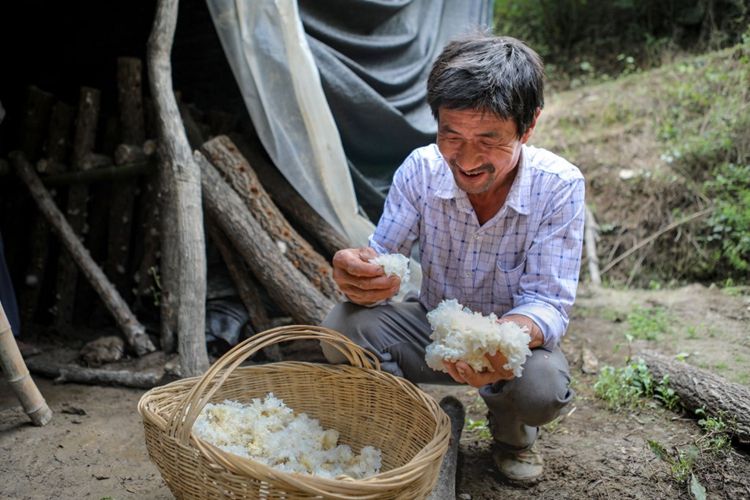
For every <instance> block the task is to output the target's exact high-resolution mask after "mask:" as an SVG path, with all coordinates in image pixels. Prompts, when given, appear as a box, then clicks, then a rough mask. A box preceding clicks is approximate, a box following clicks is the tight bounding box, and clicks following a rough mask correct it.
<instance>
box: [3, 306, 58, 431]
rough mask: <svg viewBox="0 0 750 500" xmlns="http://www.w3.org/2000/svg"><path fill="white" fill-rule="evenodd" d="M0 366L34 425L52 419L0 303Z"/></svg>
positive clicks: (42, 423) (50, 411)
mask: <svg viewBox="0 0 750 500" xmlns="http://www.w3.org/2000/svg"><path fill="white" fill-rule="evenodd" d="M0 367H2V369H3V374H5V380H7V381H8V384H9V385H10V387H11V389H13V392H14V393H15V394H16V396H17V397H18V400H19V401H20V402H21V406H22V407H23V411H24V412H25V413H26V415H28V416H29V418H30V419H31V421H32V422H33V423H34V425H38V426H42V425H45V424H47V423H48V422H49V421H50V419H52V410H50V409H49V406H47V402H46V401H45V400H44V397H43V396H42V393H41V392H39V389H38V388H37V386H36V384H35V383H34V380H33V379H32V378H31V376H30V375H29V370H28V369H27V367H26V363H24V361H23V356H21V351H19V350H18V344H16V339H14V338H13V332H11V330H10V323H9V322H8V317H7V316H6V315H5V310H4V309H3V306H2V304H0Z"/></svg>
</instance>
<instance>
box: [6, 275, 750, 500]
mask: <svg viewBox="0 0 750 500" xmlns="http://www.w3.org/2000/svg"><path fill="white" fill-rule="evenodd" d="M741 292H742V291H737V290H734V293H728V292H727V291H722V290H719V289H714V288H706V287H702V286H698V285H693V286H688V287H684V288H680V289H676V290H655V291H623V290H603V291H598V292H596V293H594V292H593V291H591V290H587V289H585V288H583V289H581V290H580V292H579V299H578V302H577V304H576V308H575V310H574V315H573V318H572V322H571V326H570V329H569V331H568V335H567V336H566V337H565V340H564V350H565V352H566V353H567V355H568V358H569V360H570V361H571V365H572V374H573V378H574V382H573V384H574V388H575V390H576V392H577V398H576V399H575V401H574V402H573V403H572V405H571V407H570V408H569V409H568V410H567V412H566V414H567V416H565V417H564V418H562V419H560V420H558V421H556V422H554V423H553V424H550V425H548V426H546V427H545V428H544V429H543V432H542V435H541V438H540V440H539V442H538V447H539V450H540V451H541V452H542V453H543V455H544V458H545V461H546V469H545V474H544V477H543V480H542V481H541V482H539V483H538V484H537V485H535V486H533V487H531V488H520V487H516V486H513V485H510V484H507V483H505V482H503V481H502V480H500V479H499V478H498V477H497V474H496V473H495V471H494V466H493V463H492V458H491V454H490V447H489V441H488V440H487V439H486V437H483V436H482V435H481V433H480V432H478V431H476V430H465V432H464V434H463V437H462V440H461V447H460V465H461V470H460V478H459V482H458V493H459V495H460V496H459V497H460V498H462V499H469V498H471V499H499V498H690V496H689V493H688V488H687V486H686V485H684V484H678V483H677V482H676V481H675V480H674V479H672V477H671V474H670V468H669V466H668V465H667V464H666V463H665V462H663V461H662V460H660V459H659V458H657V457H656V456H655V455H654V454H653V453H652V452H651V451H650V450H649V447H648V444H647V440H656V441H658V442H660V443H662V444H663V445H664V446H665V447H666V448H668V449H669V448H671V447H683V446H686V445H688V444H690V443H692V442H693V441H694V440H695V439H696V438H697V437H698V436H700V433H701V430H700V428H699V427H698V426H697V425H696V423H695V420H693V419H691V418H689V417H687V416H685V415H681V414H677V413H674V412H670V411H667V410H665V409H663V408H662V407H661V406H659V405H657V404H655V403H654V404H647V405H645V406H644V407H643V408H640V409H636V410H623V411H619V412H612V411H610V410H608V409H607V408H606V405H605V404H604V403H603V402H602V401H600V400H598V399H596V398H595V397H594V394H593V383H594V381H595V380H596V375H587V374H583V373H582V371H581V370H580V360H579V358H580V354H581V350H582V348H583V346H588V347H589V348H590V349H592V350H593V352H594V353H595V355H596V357H597V358H598V360H599V365H600V366H602V365H604V364H609V365H613V366H622V365H623V363H624V362H625V359H626V358H627V356H628V352H633V353H635V352H637V351H638V350H639V349H641V348H644V347H648V348H651V349H657V350H659V351H661V352H663V353H666V354H676V353H678V352H682V353H686V354H687V355H688V357H687V361H688V362H690V363H693V364H695V365H697V366H701V367H704V368H707V369H710V370H712V371H715V372H716V373H719V374H721V375H723V376H725V377H726V378H728V379H730V380H732V381H735V382H739V383H741V384H745V385H749V384H750V363H749V362H748V361H750V328H749V326H750V296H748V295H747V292H746V291H745V293H744V294H743V293H741ZM637 306H641V307H654V306H660V307H663V308H665V310H666V311H667V314H668V317H669V319H670V322H671V326H670V328H669V330H668V332H666V333H664V334H662V335H661V336H660V338H659V340H657V341H635V342H634V343H633V345H632V346H631V347H630V349H629V348H628V345H627V342H626V340H625V335H624V334H625V332H626V330H627V321H626V318H627V315H628V313H629V312H631V311H632V310H633V309H634V308H635V307H637ZM37 381H38V384H39V387H40V389H41V391H42V392H43V394H44V396H45V397H46V399H47V402H48V403H49V405H50V407H51V408H52V410H53V411H54V413H55V414H54V418H53V420H52V422H51V423H50V424H48V425H47V426H46V427H43V428H36V427H33V426H31V425H30V424H29V422H28V419H27V418H26V416H25V415H24V413H23V412H22V410H21V408H20V407H19V406H18V403H17V402H16V400H15V398H14V396H13V394H12V393H11V391H10V388H9V387H8V385H7V384H5V383H2V384H0V456H2V457H3V458H2V459H1V460H0V498H3V499H51V498H66V499H67V498H94V499H103V498H112V499H166V498H172V496H171V494H170V492H169V490H168V489H167V488H166V486H164V483H163V482H162V480H161V478H160V475H159V472H158V470H157V469H156V467H155V466H154V465H153V464H151V462H149V460H148V457H147V454H146V449H145V443H144V437H143V430H142V427H141V422H140V418H139V416H138V413H137V412H136V403H137V401H138V399H139V397H140V395H141V394H142V393H143V391H139V390H131V389H122V388H113V387H92V386H82V385H76V384H65V385H54V384H53V383H52V382H50V381H49V380H44V379H38V380H37ZM425 390H427V391H428V392H430V393H431V394H433V395H434V396H435V397H438V398H439V397H442V396H443V395H445V394H448V393H450V394H454V395H456V396H457V397H459V398H460V399H461V400H462V401H463V402H464V404H465V405H466V407H467V410H468V417H469V418H472V419H473V420H481V419H482V418H483V417H484V411H485V410H484V408H483V403H481V400H478V398H477V395H476V392H475V391H473V390H470V389H468V388H466V387H435V386H429V387H425ZM694 470H695V473H696V476H697V477H698V478H699V480H700V481H701V483H702V484H703V485H704V486H705V487H706V489H707V491H708V497H709V498H732V499H737V498H750V481H748V478H750V457H748V455H747V453H746V452H743V451H740V450H737V449H732V450H731V451H729V452H727V453H724V454H722V455H718V456H713V455H711V456H708V455H706V456H702V457H701V458H700V459H699V460H698V462H697V463H696V466H695V469H694Z"/></svg>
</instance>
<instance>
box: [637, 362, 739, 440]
mask: <svg viewBox="0 0 750 500" xmlns="http://www.w3.org/2000/svg"><path fill="white" fill-rule="evenodd" d="M637 357H640V358H643V360H644V361H645V362H646V365H648V368H649V370H650V371H651V373H652V374H653V375H654V378H655V379H656V380H661V379H662V377H664V376H665V375H668V376H669V387H671V388H672V389H674V391H675V393H677V395H678V396H679V397H680V403H681V404H682V406H683V407H684V408H685V409H687V410H689V411H692V412H695V410H697V409H703V410H704V411H705V412H706V415H707V416H712V417H716V418H721V419H722V420H724V422H726V423H727V424H728V425H729V427H730V428H731V429H732V432H733V434H734V438H735V439H737V441H739V442H740V443H741V444H744V445H747V444H750V388H748V387H747V386H744V385H740V384H736V383H734V382H730V381H728V380H726V379H725V378H723V377H721V376H719V375H716V374H714V373H711V372H709V371H707V370H703V369H701V368H697V367H695V366H691V365H689V364H687V363H685V362H682V361H677V360H676V359H673V358H670V357H667V356H664V355H662V354H659V353H657V352H653V351H643V352H641V353H640V354H639V355H638V356H637Z"/></svg>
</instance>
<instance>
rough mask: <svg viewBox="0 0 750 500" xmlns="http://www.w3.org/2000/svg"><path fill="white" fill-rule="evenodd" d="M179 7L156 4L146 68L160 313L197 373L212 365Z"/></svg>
mask: <svg viewBox="0 0 750 500" xmlns="http://www.w3.org/2000/svg"><path fill="white" fill-rule="evenodd" d="M177 7H178V2H177V0H159V2H158V4H157V8H156V15H155V17H154V25H153V27H152V29H151V35H150V36H149V40H148V69H149V77H150V78H149V80H150V87H151V95H152V97H153V99H154V104H155V106H156V119H157V127H158V130H159V146H160V151H161V159H162V161H163V172H164V179H165V186H164V190H165V198H166V203H165V204H164V206H163V208H164V210H163V211H162V220H163V221H164V224H163V226H162V227H163V228H167V229H168V230H167V231H165V232H163V236H164V237H163V239H162V266H161V276H162V287H163V288H162V304H163V308H162V312H163V316H164V313H165V312H166V316H167V318H166V319H165V318H164V317H162V321H166V322H169V318H170V315H175V314H174V313H175V311H176V330H177V334H178V352H179V355H180V367H181V374H182V375H183V376H193V375H199V374H200V373H202V372H203V371H205V370H206V368H208V353H207V352H206V332H205V323H206V247H205V235H204V231H203V207H202V205H201V175H200V169H199V167H198V165H196V163H195V161H194V160H193V156H192V154H191V151H190V146H189V144H188V140H187V137H186V136H185V127H184V126H183V124H182V120H181V119H180V112H179V110H178V109H177V101H176V100H175V96H174V91H173V90H172V68H171V63H170V54H171V51H172V41H173V38H174V32H175V28H176V26H177ZM164 307H166V308H167V310H166V311H165V309H164ZM171 327H172V325H170V328H171ZM170 333H171V332H170Z"/></svg>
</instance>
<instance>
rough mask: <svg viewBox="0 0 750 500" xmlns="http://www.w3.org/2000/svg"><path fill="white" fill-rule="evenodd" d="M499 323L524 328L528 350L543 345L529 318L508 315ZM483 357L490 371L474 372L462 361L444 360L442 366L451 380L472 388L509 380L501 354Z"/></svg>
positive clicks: (539, 332) (539, 334) (542, 337)
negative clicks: (527, 336)
mask: <svg viewBox="0 0 750 500" xmlns="http://www.w3.org/2000/svg"><path fill="white" fill-rule="evenodd" d="M498 321H499V322H500V323H504V322H506V321H513V322H514V323H516V324H518V325H519V326H521V327H525V328H526V329H527V331H528V332H529V336H530V337H531V341H530V342H529V349H534V348H536V347H539V346H540V345H542V344H544V335H543V334H542V331H541V329H540V328H539V326H537V324H536V323H534V321H533V320H532V319H531V318H527V317H526V316H522V315H520V314H509V315H506V316H503V317H502V318H500V319H499V320H498ZM485 357H486V358H487V359H488V360H489V362H490V365H492V369H493V370H494V371H492V370H483V371H481V372H477V371H474V369H473V368H472V367H470V366H469V365H468V364H466V363H465V362H463V361H457V362H452V361H448V360H446V359H444V360H443V364H444V365H445V367H446V369H447V370H448V374H449V375H450V376H451V377H453V380H455V381H456V382H458V383H460V384H469V385H471V386H473V387H481V386H483V385H487V384H494V383H495V382H498V381H500V380H510V379H512V378H513V377H514V376H515V375H513V371H512V370H506V369H505V368H503V365H505V363H507V362H508V358H506V357H505V356H504V355H503V354H502V353H500V352H498V353H496V354H495V355H493V356H490V355H489V354H485Z"/></svg>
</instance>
